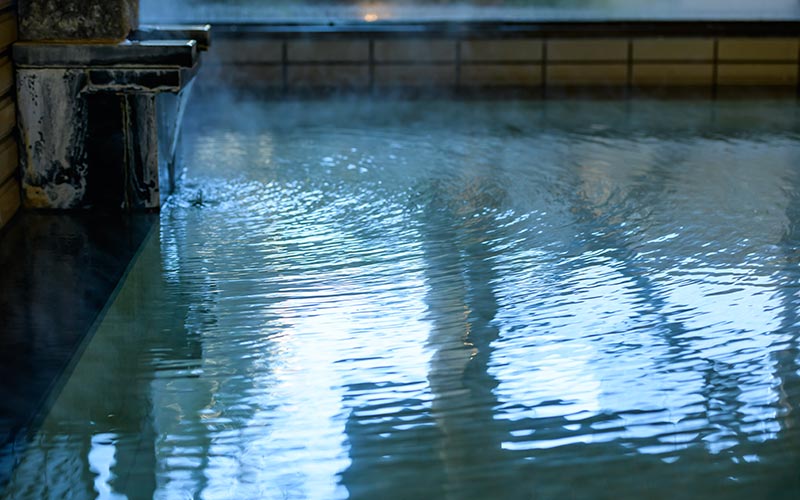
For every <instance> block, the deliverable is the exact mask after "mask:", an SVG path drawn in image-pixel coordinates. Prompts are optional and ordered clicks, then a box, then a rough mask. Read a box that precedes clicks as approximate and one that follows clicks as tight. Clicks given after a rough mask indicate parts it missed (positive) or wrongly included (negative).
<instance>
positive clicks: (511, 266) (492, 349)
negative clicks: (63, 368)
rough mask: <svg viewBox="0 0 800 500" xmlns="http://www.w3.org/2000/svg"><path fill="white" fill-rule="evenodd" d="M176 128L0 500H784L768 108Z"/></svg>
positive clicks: (795, 481)
mask: <svg viewBox="0 0 800 500" xmlns="http://www.w3.org/2000/svg"><path fill="white" fill-rule="evenodd" d="M194 104H196V106H195V107H194V114H193V115H192V116H189V117H188V118H187V124H188V125H187V127H188V131H187V132H188V134H187V137H186V141H185V155H184V162H185V165H186V168H187V173H186V179H185V182H184V183H183V186H182V188H181V190H180V192H179V193H178V194H177V196H176V198H175V199H174V200H173V202H172V203H171V204H170V205H169V206H167V207H166V208H165V209H164V211H163V213H162V216H161V222H160V226H159V228H158V232H157V233H156V234H155V235H154V236H153V238H152V239H151V240H150V241H149V243H148V244H147V246H146V247H145V249H144V251H143V253H142V255H141V257H140V258H139V260H138V261H137V264H136V266H135V267H134V269H133V271H132V272H131V274H130V276H129V278H128V279H127V281H126V283H125V284H124V286H123V288H122V289H121V291H120V294H119V296H118V297H117V299H116V301H115V303H114V304H113V305H112V306H111V308H110V309H109V312H108V314H107V316H106V318H105V320H104V321H103V323H102V324H101V325H100V326H99V328H98V330H97V332H96V334H95V335H94V337H93V339H92V341H91V342H90V343H89V344H88V346H87V348H86V351H85V353H84V355H83V357H82V359H81V360H80V362H79V363H78V364H77V365H76V367H75V370H74V373H73V374H72V376H71V377H70V378H69V380H68V381H67V383H66V385H65V388H64V390H63V392H62V393H61V395H60V397H59V398H58V400H57V401H56V403H55V405H54V406H53V409H52V411H51V412H50V414H49V415H48V416H47V417H46V418H45V420H44V423H43V425H42V428H41V430H40V431H39V432H38V434H37V435H36V436H35V438H34V440H33V442H32V444H31V446H30V447H29V448H28V450H27V451H26V452H25V453H24V455H23V456H21V457H20V464H19V466H18V468H17V469H16V471H15V474H14V477H13V478H12V481H11V483H10V485H9V487H8V489H7V491H6V495H7V496H9V497H10V498H92V497H95V496H98V497H101V498H123V497H124V496H127V497H128V498H149V497H156V498H203V499H212V498H237V499H240V498H280V499H283V498H319V499H329V498H346V497H351V498H366V499H372V498H398V499H399V498H459V499H460V498H476V499H477V498H481V499H483V498H565V497H566V498H568V497H577V498H612V497H613V498H616V497H620V496H625V497H645V496H647V497H652V498H676V497H679V498H707V497H709V496H711V495H714V496H720V495H724V496H725V497H728V498H748V499H749V498H797V496H798V495H800V474H798V471H799V470H800V420H798V411H800V371H799V369H800V355H799V353H800V351H798V342H800V322H799V321H798V320H799V319H800V318H798V314H797V311H798V306H799V305H800V304H799V302H800V297H798V283H799V281H798V280H800V272H799V271H800V270H799V269H798V256H800V252H798V249H799V245H800V232H798V227H799V226H798V223H800V171H799V170H798V161H799V160H800V135H798V121H797V114H796V111H795V103H794V102H793V101H759V102H728V103H726V102H718V103H706V102H699V101H692V102H677V101H676V102H661V103H655V102H644V101H630V102H607V103H604V102H578V101H575V102H556V101H553V102H545V103H542V102H528V103H519V102H516V103H515V102H474V101H473V102H451V101H413V102H405V101H386V102H379V101H360V100H356V101H347V100H330V101H329V100H320V101H302V102H285V103H275V102H262V101H257V100H233V101H220V100H213V99H208V100H206V101H202V102H200V101H195V103H194ZM201 118H202V119H201Z"/></svg>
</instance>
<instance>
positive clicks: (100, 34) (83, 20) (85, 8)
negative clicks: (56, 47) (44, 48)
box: [18, 0, 139, 43]
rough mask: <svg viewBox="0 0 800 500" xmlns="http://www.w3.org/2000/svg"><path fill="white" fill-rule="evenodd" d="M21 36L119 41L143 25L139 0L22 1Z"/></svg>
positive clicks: (20, 15)
mask: <svg viewBox="0 0 800 500" xmlns="http://www.w3.org/2000/svg"><path fill="white" fill-rule="evenodd" d="M18 8H19V39H20V40H49V41H80V40H92V41H95V42H98V41H99V42H103V41H107V42H109V43H111V42H119V41H122V40H124V39H125V37H127V36H128V33H130V31H131V30H132V29H136V28H137V27H138V25H139V0H19V6H18Z"/></svg>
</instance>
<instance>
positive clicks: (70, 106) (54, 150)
mask: <svg viewBox="0 0 800 500" xmlns="http://www.w3.org/2000/svg"><path fill="white" fill-rule="evenodd" d="M86 80H87V79H86V74H85V72H83V71H81V70H76V69H67V70H65V69H37V70H28V69H21V70H20V71H19V72H18V73H17V96H18V99H19V110H18V113H19V125H20V127H19V130H20V139H21V145H22V150H21V152H20V153H21V154H20V158H19V161H20V171H21V173H22V193H23V204H24V205H25V206H26V207H28V208H49V209H52V208H61V209H64V208H77V207H79V206H80V204H81V202H82V200H83V196H84V193H85V191H86V175H87V172H88V158H87V152H86V127H85V124H86V123H87V120H88V118H89V108H88V106H87V104H86V101H85V100H84V99H78V98H77V96H78V95H79V94H80V93H81V91H82V89H83V88H84V87H85V86H86V83H87V82H86Z"/></svg>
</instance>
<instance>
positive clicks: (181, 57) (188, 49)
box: [13, 40, 198, 68]
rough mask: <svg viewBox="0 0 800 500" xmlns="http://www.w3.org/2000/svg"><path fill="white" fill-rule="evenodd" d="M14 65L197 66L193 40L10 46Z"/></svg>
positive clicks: (28, 43) (26, 43)
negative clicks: (12, 47)
mask: <svg viewBox="0 0 800 500" xmlns="http://www.w3.org/2000/svg"><path fill="white" fill-rule="evenodd" d="M13 55H14V62H15V63H16V64H17V66H21V67H51V68H56V67H70V68H79V67H88V66H132V67H136V66H139V67H155V66H164V67H182V68H191V67H194V66H195V65H196V64H197V62H198V54H197V42H195V41H194V40H152V41H147V40H146V41H141V42H123V43H119V44H113V45H110V44H54V43H32V42H20V43H16V44H14V49H13Z"/></svg>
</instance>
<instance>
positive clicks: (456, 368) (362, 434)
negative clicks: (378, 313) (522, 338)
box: [342, 165, 507, 498]
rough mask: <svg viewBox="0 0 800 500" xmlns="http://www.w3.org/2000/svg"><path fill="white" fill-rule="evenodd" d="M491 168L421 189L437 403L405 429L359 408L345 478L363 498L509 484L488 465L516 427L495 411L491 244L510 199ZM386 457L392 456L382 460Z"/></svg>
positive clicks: (446, 493) (489, 489) (476, 491)
mask: <svg viewBox="0 0 800 500" xmlns="http://www.w3.org/2000/svg"><path fill="white" fill-rule="evenodd" d="M465 167H467V168H468V165H465ZM489 174H491V172H488V173H487V172H483V173H481V174H477V175H476V176H474V178H471V179H469V180H467V182H466V183H465V184H464V185H457V184H453V183H450V182H445V181H439V180H437V179H433V180H431V181H430V182H426V183H425V184H424V185H420V186H418V187H419V188H420V190H419V196H421V197H422V198H423V199H426V200H427V203H426V204H425V205H424V206H423V207H422V208H421V209H420V210H419V214H418V220H416V224H415V225H416V226H417V227H418V228H419V231H420V238H421V239H422V248H423V255H424V269H425V271H424V275H425V281H426V284H427V293H426V296H425V303H426V305H427V308H428V313H427V321H428V322H429V323H430V334H429V337H428V342H427V344H428V345H427V347H428V349H430V350H431V351H432V357H431V360H430V365H429V368H428V370H429V371H428V383H429V387H430V392H431V396H432V398H433V400H432V402H431V407H430V413H429V414H428V415H426V416H425V417H424V419H423V420H424V424H423V425H417V426H414V427H411V428H410V429H403V426H402V423H403V420H404V415H403V413H402V412H400V413H398V414H396V415H393V416H391V417H386V418H382V419H380V420H379V421H378V422H374V419H372V421H370V422H369V423H366V422H362V421H360V419H359V418H358V417H357V415H358V414H359V411H353V412H352V413H351V417H350V419H349V421H348V423H347V429H346V432H347V438H348V442H349V444H350V447H351V448H350V458H351V461H352V463H351V465H350V467H349V468H348V469H347V470H346V471H345V472H344V473H343V474H342V482H343V484H344V485H345V486H346V487H347V489H348V491H349V492H350V494H351V496H352V497H353V498H378V497H380V498H434V497H441V498H450V497H453V498H473V497H474V498H488V497H489V496H491V495H496V494H497V493H498V492H500V491H502V490H503V484H502V483H503V478H501V477H500V476H499V475H498V474H497V470H495V469H493V468H487V467H486V464H487V463H494V462H495V461H496V459H497V458H498V457H499V456H500V454H501V453H502V450H501V440H502V437H503V436H504V435H505V434H506V432H507V430H506V429H504V428H503V424H502V423H501V422H499V421H496V420H495V419H494V416H493V408H494V407H495V406H496V405H497V401H496V398H495V397H494V395H493V392H492V391H493V389H494V388H495V387H496V386H497V381H496V380H495V379H494V378H493V377H492V376H491V375H490V374H489V372H488V366H489V365H488V363H489V359H490V357H491V352H492V348H491V344H492V342H494V341H495V340H496V339H497V336H498V333H499V329H498V328H497V327H495V326H494V325H493V324H492V321H493V319H494V317H495V314H496V312H497V309H498V305H497V300H496V298H495V297H494V294H493V292H492V283H493V282H494V280H495V279H496V277H497V276H496V273H495V272H494V270H493V268H492V261H491V260H492V255H493V252H494V250H493V249H492V248H491V246H489V245H487V243H490V241H487V240H488V238H489V235H490V234H491V230H492V229H493V228H494V226H495V221H494V218H493V215H494V213H495V212H496V210H497V209H498V208H499V206H500V205H501V204H502V202H503V198H504V192H503V188H502V186H500V185H499V184H498V180H499V179H498V178H493V177H491V176H488V177H483V175H489ZM383 389H384V388H376V390H383ZM419 403H420V402H419V401H406V402H400V403H398V404H399V405H400V406H401V407H413V406H418V405H419ZM360 410H362V411H363V410H369V409H368V408H360ZM365 420H366V419H365ZM400 429H403V430H400ZM381 455H382V456H384V458H385V460H379V461H376V460H375V457H376V456H381ZM375 478H379V479H378V480H375Z"/></svg>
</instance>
